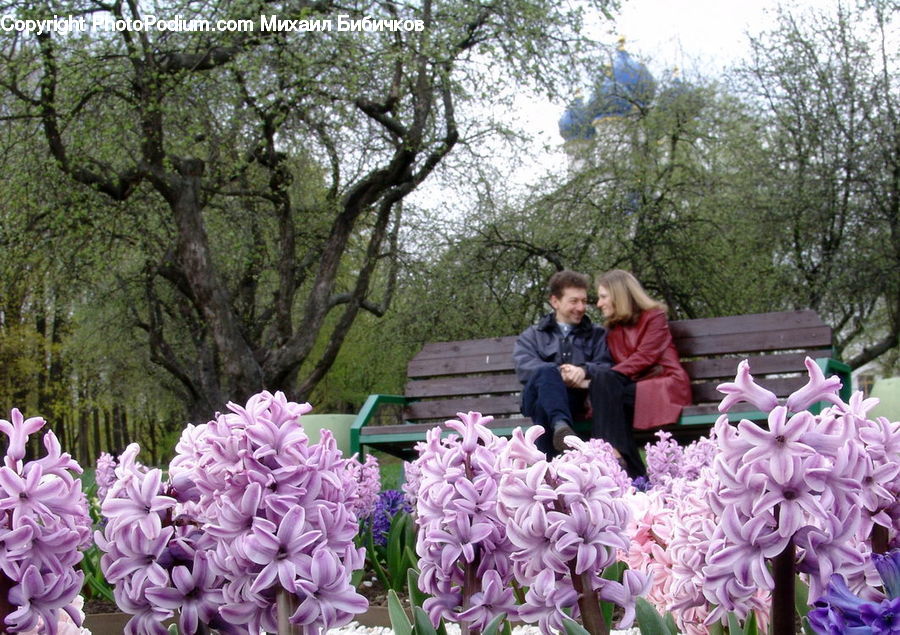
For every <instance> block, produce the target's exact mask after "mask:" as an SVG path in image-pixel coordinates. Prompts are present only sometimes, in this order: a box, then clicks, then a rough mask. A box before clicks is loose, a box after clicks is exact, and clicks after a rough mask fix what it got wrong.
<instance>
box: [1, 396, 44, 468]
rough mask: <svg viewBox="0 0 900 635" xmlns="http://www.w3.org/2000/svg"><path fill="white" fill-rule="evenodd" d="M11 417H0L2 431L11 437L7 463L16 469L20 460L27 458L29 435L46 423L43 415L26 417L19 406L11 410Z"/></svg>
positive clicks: (6, 458)
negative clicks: (6, 418) (26, 449)
mask: <svg viewBox="0 0 900 635" xmlns="http://www.w3.org/2000/svg"><path fill="white" fill-rule="evenodd" d="M10 419H12V421H6V420H5V419H0V432H3V433H4V434H5V435H6V436H8V437H9V449H7V451H6V457H5V463H6V466H7V467H9V468H11V469H16V465H18V463H19V461H21V460H22V459H23V458H25V443H26V442H27V441H28V437H29V436H31V435H32V434H34V433H35V432H37V431H38V430H40V429H41V428H43V427H44V424H45V423H46V422H45V421H44V419H43V417H29V418H28V419H26V418H25V417H23V416H22V413H21V412H20V411H19V409H18V408H13V409H12V412H10Z"/></svg>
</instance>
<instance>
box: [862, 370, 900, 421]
mask: <svg viewBox="0 0 900 635" xmlns="http://www.w3.org/2000/svg"><path fill="white" fill-rule="evenodd" d="M872 397H878V399H880V400H881V401H880V402H879V404H878V405H877V406H875V407H874V408H872V410H870V411H869V417H870V418H872V419H874V418H875V417H887V418H888V420H889V421H900V377H887V378H885V379H879V380H878V381H876V382H875V385H874V386H872Z"/></svg>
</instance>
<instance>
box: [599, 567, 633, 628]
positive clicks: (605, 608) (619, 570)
mask: <svg viewBox="0 0 900 635" xmlns="http://www.w3.org/2000/svg"><path fill="white" fill-rule="evenodd" d="M627 568H628V565H626V564H625V563H624V562H621V561H617V562H615V563H613V564H611V565H610V566H608V567H606V569H604V570H603V576H602V578H603V579H604V580H613V581H615V582H619V583H621V582H622V577H623V576H624V575H625V570H626V569H627ZM614 610H615V604H614V603H613V602H608V601H605V600H601V601H600V612H601V613H602V614H603V621H604V623H606V624H612V620H613V611H614Z"/></svg>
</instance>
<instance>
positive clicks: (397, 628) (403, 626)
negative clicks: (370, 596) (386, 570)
mask: <svg viewBox="0 0 900 635" xmlns="http://www.w3.org/2000/svg"><path fill="white" fill-rule="evenodd" d="M388 615H389V616H390V618H391V629H393V631H394V633H396V634H397V635H412V632H413V628H412V623H411V622H410V621H409V616H408V615H407V614H406V611H404V610H403V605H402V604H400V598H399V597H397V592H396V591H394V590H393V589H390V590H388Z"/></svg>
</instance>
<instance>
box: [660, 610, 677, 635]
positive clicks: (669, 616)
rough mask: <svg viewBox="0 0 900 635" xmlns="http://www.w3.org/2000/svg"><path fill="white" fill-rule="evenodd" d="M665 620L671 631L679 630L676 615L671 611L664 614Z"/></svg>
mask: <svg viewBox="0 0 900 635" xmlns="http://www.w3.org/2000/svg"><path fill="white" fill-rule="evenodd" d="M663 621H665V623H666V626H667V627H668V629H669V632H670V633H677V632H678V624H676V623H675V617H674V616H673V615H672V614H671V613H666V614H665V616H663Z"/></svg>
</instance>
